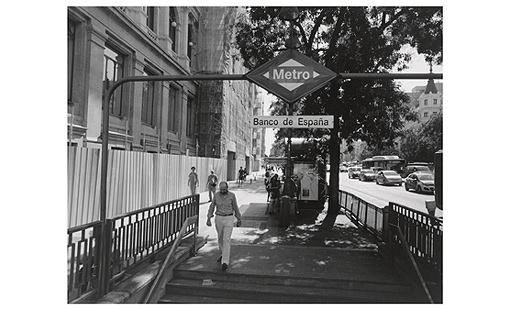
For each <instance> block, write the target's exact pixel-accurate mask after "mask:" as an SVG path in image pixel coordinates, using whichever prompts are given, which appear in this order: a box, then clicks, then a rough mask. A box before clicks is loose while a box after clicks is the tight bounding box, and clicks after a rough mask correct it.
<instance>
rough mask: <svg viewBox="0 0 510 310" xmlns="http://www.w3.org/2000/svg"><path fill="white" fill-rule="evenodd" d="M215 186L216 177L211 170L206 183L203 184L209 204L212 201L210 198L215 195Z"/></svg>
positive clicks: (216, 182) (216, 183)
mask: <svg viewBox="0 0 510 310" xmlns="http://www.w3.org/2000/svg"><path fill="white" fill-rule="evenodd" d="M216 185H218V176H217V175H216V174H214V170H211V174H209V176H207V183H206V184H205V186H206V187H207V189H208V190H209V202H211V201H212V198H213V196H214V194H215V193H216Z"/></svg>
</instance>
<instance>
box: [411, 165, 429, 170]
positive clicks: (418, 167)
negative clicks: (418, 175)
mask: <svg viewBox="0 0 510 310" xmlns="http://www.w3.org/2000/svg"><path fill="white" fill-rule="evenodd" d="M414 169H415V170H416V171H430V169H429V167H420V166H417V167H414Z"/></svg>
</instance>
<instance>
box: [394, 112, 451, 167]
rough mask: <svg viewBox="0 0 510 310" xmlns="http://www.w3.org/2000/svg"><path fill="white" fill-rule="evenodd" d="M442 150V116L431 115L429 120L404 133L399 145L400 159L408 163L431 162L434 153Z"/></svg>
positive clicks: (440, 114)
mask: <svg viewBox="0 0 510 310" xmlns="http://www.w3.org/2000/svg"><path fill="white" fill-rule="evenodd" d="M441 149H443V114H442V113H439V114H437V115H433V116H432V117H431V118H430V120H429V121H428V122H426V123H424V124H421V125H419V126H417V127H412V128H410V129H408V130H407V131H405V133H404V134H403V137H402V142H401V143H400V153H401V154H402V158H405V159H406V160H407V161H408V162H413V161H425V162H433V161H434V153H435V152H437V151H439V150H441Z"/></svg>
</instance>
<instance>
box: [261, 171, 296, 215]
mask: <svg viewBox="0 0 510 310" xmlns="http://www.w3.org/2000/svg"><path fill="white" fill-rule="evenodd" d="M264 185H265V186H266V190H267V202H268V203H269V206H268V213H269V214H271V215H272V214H275V213H277V212H279V209H280V198H281V197H282V196H287V197H289V198H291V199H294V198H297V197H298V193H299V178H298V177H297V176H296V175H292V176H291V177H290V178H284V182H283V189H282V184H281V181H280V179H279V176H278V173H273V174H271V173H270V172H269V171H266V174H265V178H264Z"/></svg>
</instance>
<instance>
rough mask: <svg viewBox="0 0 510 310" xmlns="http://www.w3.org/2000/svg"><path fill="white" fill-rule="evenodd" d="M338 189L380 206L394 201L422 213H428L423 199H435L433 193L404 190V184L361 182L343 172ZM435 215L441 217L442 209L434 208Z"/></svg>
mask: <svg viewBox="0 0 510 310" xmlns="http://www.w3.org/2000/svg"><path fill="white" fill-rule="evenodd" d="M340 189H341V190H344V191H346V192H349V193H351V194H354V195H356V196H358V197H359V198H361V199H363V200H365V201H367V202H369V203H372V204H374V205H375V206H378V207H381V208H382V207H384V206H386V205H388V203H389V202H394V203H398V204H400V205H403V206H406V207H409V208H412V209H415V210H418V211H421V212H424V213H428V212H427V208H426V207H425V201H426V200H435V198H434V195H433V194H418V193H416V192H414V191H413V190H410V191H406V190H405V188H404V185H402V186H391V185H390V186H385V185H377V184H375V181H372V182H361V181H359V180H358V179H349V177H348V175H347V173H345V172H343V173H340ZM436 217H439V218H442V217H443V211H441V210H440V209H436Z"/></svg>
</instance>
